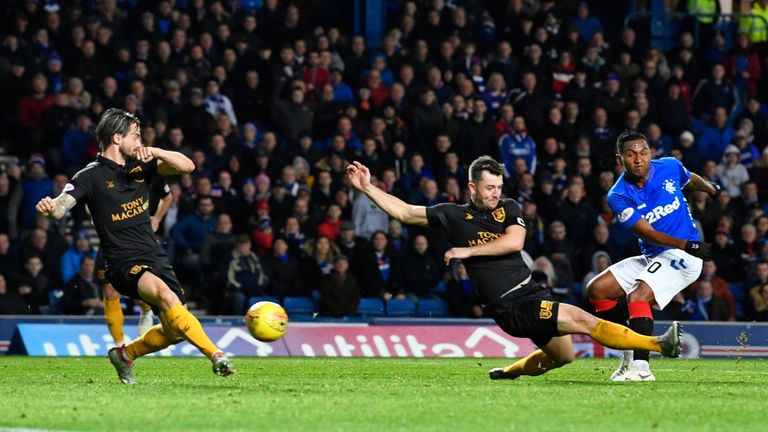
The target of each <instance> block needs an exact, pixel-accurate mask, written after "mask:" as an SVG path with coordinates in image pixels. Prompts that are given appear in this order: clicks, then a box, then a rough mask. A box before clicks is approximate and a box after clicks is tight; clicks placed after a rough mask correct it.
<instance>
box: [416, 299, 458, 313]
mask: <svg viewBox="0 0 768 432" xmlns="http://www.w3.org/2000/svg"><path fill="white" fill-rule="evenodd" d="M417 313H418V315H419V316H420V317H447V316H449V315H450V310H449V309H448V304H447V303H446V302H444V301H442V300H440V299H421V300H419V304H418V305H417Z"/></svg>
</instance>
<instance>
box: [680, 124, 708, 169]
mask: <svg viewBox="0 0 768 432" xmlns="http://www.w3.org/2000/svg"><path fill="white" fill-rule="evenodd" d="M694 142H695V138H694V136H693V134H692V133H691V132H690V131H684V132H683V133H681V134H680V137H679V139H678V149H679V150H680V155H681V156H682V158H683V159H682V162H683V164H684V165H685V166H687V167H690V169H692V170H694V171H696V170H700V169H701V166H702V165H703V164H704V153H702V151H701V149H700V148H699V146H698V145H693V144H694Z"/></svg>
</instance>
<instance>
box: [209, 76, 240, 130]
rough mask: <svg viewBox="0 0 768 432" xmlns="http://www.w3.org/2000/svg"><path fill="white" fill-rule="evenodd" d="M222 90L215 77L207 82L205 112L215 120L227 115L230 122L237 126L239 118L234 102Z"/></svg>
mask: <svg viewBox="0 0 768 432" xmlns="http://www.w3.org/2000/svg"><path fill="white" fill-rule="evenodd" d="M220 90H221V84H220V83H219V81H218V80H217V79H216V78H215V77H209V78H207V79H206V80H205V91H206V95H205V110H206V111H208V113H209V114H210V115H211V116H212V117H214V118H216V117H217V116H218V115H219V114H226V115H227V118H229V122H230V123H232V124H233V125H235V126H237V116H236V115H235V108H234V106H233V105H232V101H231V100H230V99H229V97H227V96H226V95H224V94H222V93H221V91H220Z"/></svg>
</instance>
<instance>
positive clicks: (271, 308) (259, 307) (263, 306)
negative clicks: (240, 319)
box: [245, 301, 288, 342]
mask: <svg viewBox="0 0 768 432" xmlns="http://www.w3.org/2000/svg"><path fill="white" fill-rule="evenodd" d="M245 325H246V327H248V332H249V333H250V334H251V336H253V337H254V338H256V339H257V340H260V341H262V342H274V341H276V340H278V339H280V338H281V337H283V335H284V334H285V331H286V330H287V329H288V314H287V313H286V312H285V309H283V307H282V306H280V305H279V304H277V303H273V302H270V301H261V302H258V303H255V304H254V305H253V306H251V307H250V309H248V312H247V313H246V314H245Z"/></svg>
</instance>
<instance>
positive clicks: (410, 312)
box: [387, 299, 416, 317]
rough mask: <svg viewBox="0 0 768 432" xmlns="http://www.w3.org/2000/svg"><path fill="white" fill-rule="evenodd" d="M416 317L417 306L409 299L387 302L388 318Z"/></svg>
mask: <svg viewBox="0 0 768 432" xmlns="http://www.w3.org/2000/svg"><path fill="white" fill-rule="evenodd" d="M415 315H416V304H415V303H414V302H412V301H411V300H408V299H403V300H389V301H388V302H387V316H390V317H410V316H415Z"/></svg>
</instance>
